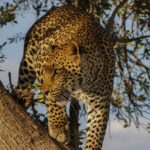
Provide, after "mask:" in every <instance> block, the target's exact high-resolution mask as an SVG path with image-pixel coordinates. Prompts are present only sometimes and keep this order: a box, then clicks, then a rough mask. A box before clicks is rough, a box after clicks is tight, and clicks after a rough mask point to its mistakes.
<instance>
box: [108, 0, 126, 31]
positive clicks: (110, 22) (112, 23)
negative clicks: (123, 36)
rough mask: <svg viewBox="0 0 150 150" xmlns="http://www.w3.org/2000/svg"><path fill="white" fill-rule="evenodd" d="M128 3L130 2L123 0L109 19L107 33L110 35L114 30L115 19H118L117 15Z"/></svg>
mask: <svg viewBox="0 0 150 150" xmlns="http://www.w3.org/2000/svg"><path fill="white" fill-rule="evenodd" d="M127 1H128V0H123V1H122V2H121V3H120V4H119V5H118V6H117V7H116V8H115V9H114V11H113V13H112V15H111V17H110V18H109V20H108V23H107V25H106V31H107V32H108V33H110V32H111V31H112V29H113V25H114V19H115V17H116V14H117V13H118V11H119V9H121V8H122V7H123V6H124V5H125V3H127Z"/></svg>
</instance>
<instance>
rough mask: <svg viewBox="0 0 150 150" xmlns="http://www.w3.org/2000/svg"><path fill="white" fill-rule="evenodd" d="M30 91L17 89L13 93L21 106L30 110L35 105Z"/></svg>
mask: <svg viewBox="0 0 150 150" xmlns="http://www.w3.org/2000/svg"><path fill="white" fill-rule="evenodd" d="M30 91H31V90H30V89H21V88H17V87H16V88H15V89H14V91H13V92H12V96H13V98H14V99H16V100H17V101H18V103H19V104H20V105H21V106H24V107H26V108H28V107H30V106H31V104H32V103H33V93H31V92H30Z"/></svg>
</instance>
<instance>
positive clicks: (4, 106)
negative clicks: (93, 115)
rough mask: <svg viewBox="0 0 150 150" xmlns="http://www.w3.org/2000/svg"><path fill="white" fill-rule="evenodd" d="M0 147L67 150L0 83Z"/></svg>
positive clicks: (23, 149)
mask: <svg viewBox="0 0 150 150" xmlns="http://www.w3.org/2000/svg"><path fill="white" fill-rule="evenodd" d="M0 118H1V119H0V149H13V150H15V149H18V148H19V149H22V150H25V149H32V150H37V149H39V150H40V149H45V150H67V149H68V148H65V147H64V146H63V144H61V143H59V142H57V141H55V140H53V139H52V138H50V137H49V135H48V132H47V130H46V129H45V128H44V127H43V126H42V125H41V124H40V123H38V122H35V121H34V120H33V119H32V118H31V117H29V115H28V114H27V113H26V112H25V111H24V110H23V108H22V107H21V106H19V105H18V104H17V102H16V101H15V100H13V99H12V98H11V97H10V95H9V93H8V92H7V91H6V90H5V89H4V87H3V85H2V84H1V83H0Z"/></svg>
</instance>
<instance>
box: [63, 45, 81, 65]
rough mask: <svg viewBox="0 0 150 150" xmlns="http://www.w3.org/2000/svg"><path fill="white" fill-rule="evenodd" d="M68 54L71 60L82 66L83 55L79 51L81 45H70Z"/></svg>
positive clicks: (67, 50)
mask: <svg viewBox="0 0 150 150" xmlns="http://www.w3.org/2000/svg"><path fill="white" fill-rule="evenodd" d="M66 53H67V55H68V56H69V57H70V58H71V59H73V61H75V62H76V63H78V64H80V61H81V54H80V50H79V45H78V44H77V43H76V42H72V43H70V44H68V46H67V49H66Z"/></svg>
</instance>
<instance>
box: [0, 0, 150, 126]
mask: <svg viewBox="0 0 150 150" xmlns="http://www.w3.org/2000/svg"><path fill="white" fill-rule="evenodd" d="M73 3H74V4H76V5H78V6H79V7H82V8H83V9H85V10H86V11H88V12H89V13H92V14H93V15H94V16H95V17H96V18H97V19H99V22H100V23H101V24H102V25H103V27H104V28H106V30H107V31H108V33H111V34H112V35H113V38H112V39H113V42H114V49H115V54H116V60H117V61H116V76H115V84H114V92H113V100H112V112H113V113H114V114H115V116H116V118H117V119H118V120H119V121H123V122H124V126H125V127H127V126H129V125H130V124H131V122H134V123H135V125H136V126H137V127H138V126H139V125H141V123H140V120H139V119H140V118H141V117H143V118H145V116H147V115H149V114H150V92H149V91H150V61H149V60H150V38H149V37H150V30H149V29H150V22H149V16H150V8H149V6H150V1H149V0H122V1H121V0H112V1H109V0H95V1H92V0H74V1H73V0H58V1H54V0H32V1H31V0H24V1H21V0H20V1H19V0H18V1H17V0H14V1H12V3H10V2H9V1H8V2H6V3H4V4H3V5H2V6H1V7H0V26H1V27H3V26H4V25H6V24H8V23H10V22H11V23H18V22H17V20H16V15H17V12H18V11H22V12H24V11H27V10H32V11H33V12H34V13H36V14H37V16H40V15H41V14H43V12H46V11H47V10H48V9H49V8H50V7H52V6H58V5H64V4H73ZM5 44H7V43H3V44H2V45H0V59H1V55H2V53H1V49H2V47H3V46H5ZM0 62H1V61H0ZM147 119H149V118H147Z"/></svg>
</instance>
